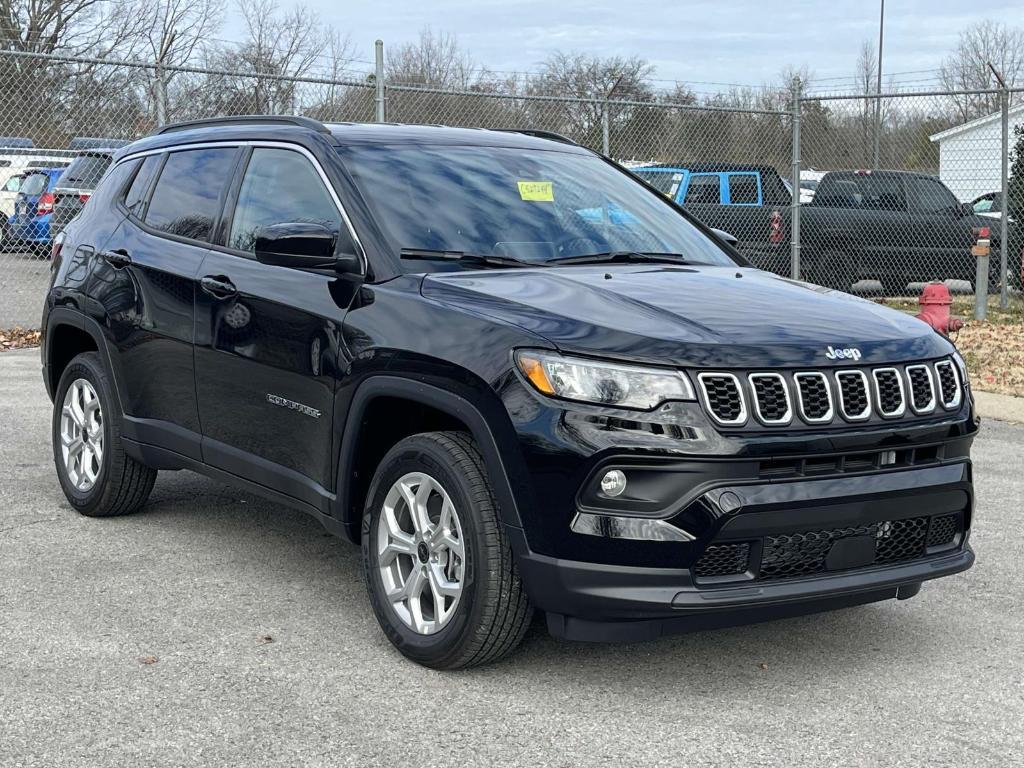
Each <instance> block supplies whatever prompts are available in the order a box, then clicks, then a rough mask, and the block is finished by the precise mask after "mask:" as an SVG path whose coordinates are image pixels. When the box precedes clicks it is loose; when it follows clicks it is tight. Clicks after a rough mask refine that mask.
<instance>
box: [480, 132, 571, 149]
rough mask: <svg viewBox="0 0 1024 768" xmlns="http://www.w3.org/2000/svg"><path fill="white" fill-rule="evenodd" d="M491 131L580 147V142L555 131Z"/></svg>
mask: <svg viewBox="0 0 1024 768" xmlns="http://www.w3.org/2000/svg"><path fill="white" fill-rule="evenodd" d="M491 130H492V131H501V132H502V133H521V134H523V135H524V136H534V137H536V138H538V139H549V140H551V141H557V142H560V143H562V144H572V145H573V146H574V147H578V146H580V144H579V143H578V142H575V141H573V140H572V139H570V138H569V137H568V136H564V135H562V134H561V133H555V132H554V131H539V130H535V129H533V128H492V129H491Z"/></svg>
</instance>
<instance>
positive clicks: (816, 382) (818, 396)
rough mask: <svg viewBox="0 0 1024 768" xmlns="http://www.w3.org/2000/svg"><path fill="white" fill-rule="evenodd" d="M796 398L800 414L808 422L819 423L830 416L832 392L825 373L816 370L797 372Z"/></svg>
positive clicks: (795, 375) (795, 376) (795, 377)
mask: <svg viewBox="0 0 1024 768" xmlns="http://www.w3.org/2000/svg"><path fill="white" fill-rule="evenodd" d="M793 378H794V379H795V380H796V386H797V399H798V400H799V402H800V414H801V415H802V416H803V419H804V421H806V422H807V423H808V424H819V423H822V422H826V421H829V420H831V418H832V393H831V391H830V390H829V388H828V379H826V378H825V374H823V373H818V372H817V371H814V372H809V373H797V374H794V376H793Z"/></svg>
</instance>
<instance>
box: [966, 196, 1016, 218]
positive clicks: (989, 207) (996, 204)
mask: <svg viewBox="0 0 1024 768" xmlns="http://www.w3.org/2000/svg"><path fill="white" fill-rule="evenodd" d="M971 208H973V209H974V212H975V213H976V214H978V215H979V216H985V217H987V218H989V219H995V220H996V221H998V220H999V219H1001V218H1003V193H1002V192H989V193H988V194H985V195H981V196H980V197H976V198H974V199H973V200H972V201H971ZM1008 221H1013V219H1008Z"/></svg>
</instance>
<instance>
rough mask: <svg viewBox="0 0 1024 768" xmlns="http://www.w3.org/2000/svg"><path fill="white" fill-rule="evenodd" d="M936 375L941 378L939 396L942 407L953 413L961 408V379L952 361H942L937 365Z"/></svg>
mask: <svg viewBox="0 0 1024 768" xmlns="http://www.w3.org/2000/svg"><path fill="white" fill-rule="evenodd" d="M935 373H936V375H937V376H938V378H939V395H940V396H941V398H942V407H943V408H945V409H946V410H947V411H951V410H953V409H955V408H959V407H960V400H961V390H960V377H959V376H958V375H957V372H956V366H955V365H953V361H952V360H941V361H939V362H937V363H936V364H935Z"/></svg>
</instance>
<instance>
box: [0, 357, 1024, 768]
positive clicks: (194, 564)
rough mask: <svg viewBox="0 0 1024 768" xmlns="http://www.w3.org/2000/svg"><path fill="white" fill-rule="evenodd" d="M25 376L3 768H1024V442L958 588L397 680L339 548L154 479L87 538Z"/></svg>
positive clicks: (233, 494) (1017, 441)
mask: <svg viewBox="0 0 1024 768" xmlns="http://www.w3.org/2000/svg"><path fill="white" fill-rule="evenodd" d="M49 419H50V403H49V401H48V400H47V398H46V395H45V393H44V391H43V387H42V383H41V380H40V375H39V358H38V351H36V350H28V351H22V352H8V353H3V354H0V766H3V768H15V767H16V766H46V768H53V767H55V766H70V765H74V766H89V767H90V768H94V767H97V768H98V767H100V766H119V767H120V766H158V765H159V766H207V765H209V766H283V765H289V766H292V765H295V766H297V765H311V766H320V765H323V766H328V765H330V766H339V765H358V766H376V765H382V766H399V765H402V766H449V765H450V766H469V765H472V766H475V765H487V766H492V765H517V766H531V767H532V766H633V765H636V766H647V765H665V766H697V765H701V766H744V767H746V766H768V765H777V766H787V768H792V767H795V766H814V768H822V767H823V766H886V768H894V767H895V766H957V767H958V768H968V767H973V766H1019V765H1021V764H1024V671H1022V657H1024V610H1022V609H1024V586H1022V581H1021V579H1020V578H1019V576H1020V571H1021V567H1020V560H1021V546H1020V542H1021V524H1022V518H1024V427H1020V426H1011V425H1007V424H1003V423H999V422H995V421H988V422H986V423H985V425H984V429H983V431H982V433H981V436H980V437H979V439H978V440H977V442H976V443H975V452H974V455H975V470H976V483H977V495H978V508H977V516H976V521H975V525H974V531H973V534H972V536H973V538H972V542H973V544H974V546H975V548H976V550H977V553H978V563H977V565H976V566H975V568H974V569H972V570H971V571H969V572H967V573H966V574H963V575H960V576H954V577H951V578H948V579H943V580H940V581H938V582H932V583H929V584H926V585H925V588H924V589H923V590H922V592H921V594H920V595H918V596H917V597H916V598H914V599H912V600H909V601H905V602H899V603H897V602H895V601H890V602H886V603H881V604H875V605H872V606H866V607H861V608H853V609H848V610H845V611H839V612H834V613H830V614H823V615H818V616H811V617H805V618H800V619H793V620H787V621H780V622H775V623H768V624H761V625H756V626H748V627H741V628H735V629H728V630H720V631H716V632H705V633H700V634H693V635H686V636H680V637H676V638H670V639H664V640H660V641H657V642H653V643H645V644H633V645H587V644H573V643H565V642H560V641H556V640H554V639H552V638H550V637H548V636H547V634H546V632H545V630H544V627H543V623H542V622H541V621H535V623H534V626H533V627H532V629H531V631H530V633H529V634H528V636H527V638H526V641H525V642H524V643H523V646H522V647H521V649H520V650H519V651H518V652H517V653H515V654H514V655H513V656H511V657H510V658H509V659H508V660H507V661H505V662H502V663H500V664H497V665H494V666H490V667H486V668H483V669H476V670H470V671H466V672H459V673H441V672H434V671H430V670H426V669H423V668H420V667H418V666H415V665H414V664H412V663H410V662H408V661H406V660H404V659H403V658H402V657H401V656H400V655H399V654H398V653H397V652H395V651H394V650H393V649H392V648H391V646H390V645H389V644H388V642H387V641H386V640H385V638H384V636H383V635H382V634H381V632H380V631H379V630H378V628H377V625H376V622H375V620H374V617H373V614H372V612H371V610H370V607H369V605H368V603H367V599H366V596H365V592H364V587H363V583H362V578H361V575H360V559H359V553H358V551H357V549H356V548H355V547H353V546H351V545H349V544H346V543H345V542H343V541H340V540H338V539H335V538H332V537H330V536H329V535H327V534H326V533H325V532H324V531H323V530H322V529H321V528H320V526H319V525H318V524H317V523H316V522H315V521H313V520H312V519H310V518H308V517H306V516H304V515H303V514H302V513H300V512H296V511H292V510H290V509H287V508H284V507H280V506H277V505H275V504H271V503H269V502H266V501H263V500H261V499H259V498H257V497H254V496H251V495H248V494H245V493H240V492H238V491H235V490H233V489H231V488H228V487H225V486H223V485H221V484H218V483H215V482H212V481H210V480H206V479H204V478H202V477H199V476H197V475H194V474H191V473H187V472H180V473H171V472H166V473H161V475H160V477H159V479H158V480H157V484H156V488H155V490H154V492H153V495H152V497H151V499H150V503H149V505H148V507H146V509H145V510H144V511H142V512H141V513H139V514H136V515H133V516H129V517H123V518H115V519H110V520H94V519H88V518H85V517H81V516H79V515H77V514H75V513H74V512H72V511H71V509H70V508H69V507H68V505H67V504H66V503H65V501H64V498H63V496H62V494H61V492H60V489H59V487H58V485H57V481H56V478H55V475H54V469H53V466H52V458H51V452H50V444H49Z"/></svg>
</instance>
